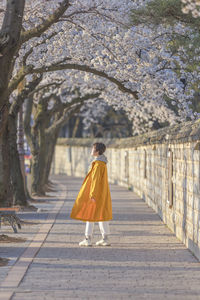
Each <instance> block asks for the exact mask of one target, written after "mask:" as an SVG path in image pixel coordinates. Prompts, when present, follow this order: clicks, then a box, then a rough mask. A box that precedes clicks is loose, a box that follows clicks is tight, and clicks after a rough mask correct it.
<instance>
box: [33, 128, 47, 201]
mask: <svg viewBox="0 0 200 300" xmlns="http://www.w3.org/2000/svg"><path fill="white" fill-rule="evenodd" d="M47 151H48V149H47V148H46V136H45V127H44V124H42V125H41V126H40V128H39V134H38V149H34V150H33V152H32V153H33V159H32V170H31V177H32V187H31V192H32V194H37V195H41V196H42V195H45V182H44V180H43V178H44V169H45V165H46V156H47Z"/></svg>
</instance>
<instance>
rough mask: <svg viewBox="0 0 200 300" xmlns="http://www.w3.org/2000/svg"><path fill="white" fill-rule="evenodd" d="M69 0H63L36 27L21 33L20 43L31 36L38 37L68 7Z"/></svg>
mask: <svg viewBox="0 0 200 300" xmlns="http://www.w3.org/2000/svg"><path fill="white" fill-rule="evenodd" d="M69 6H70V3H69V0H63V1H62V3H61V4H60V6H59V7H58V8H57V9H56V10H55V11H54V12H53V14H51V15H50V16H49V17H48V18H47V19H46V20H44V22H43V23H42V24H40V25H38V26H37V27H35V28H33V29H30V30H27V31H25V32H22V33H21V40H20V44H21V45H22V44H23V43H25V42H27V41H28V40H30V39H31V38H33V37H39V36H40V35H41V34H42V33H43V32H45V31H46V30H47V29H48V28H49V27H51V25H53V24H54V23H55V22H57V21H58V20H59V18H60V17H61V16H62V15H63V14H64V13H65V11H66V10H67V9H68V8H69Z"/></svg>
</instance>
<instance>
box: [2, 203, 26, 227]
mask: <svg viewBox="0 0 200 300" xmlns="http://www.w3.org/2000/svg"><path fill="white" fill-rule="evenodd" d="M17 211H19V208H18V207H0V228H1V222H2V220H4V221H8V223H9V224H10V226H11V227H12V229H13V231H14V232H15V233H17V227H18V229H21V222H20V219H19V218H18V217H17V216H16V212H17Z"/></svg>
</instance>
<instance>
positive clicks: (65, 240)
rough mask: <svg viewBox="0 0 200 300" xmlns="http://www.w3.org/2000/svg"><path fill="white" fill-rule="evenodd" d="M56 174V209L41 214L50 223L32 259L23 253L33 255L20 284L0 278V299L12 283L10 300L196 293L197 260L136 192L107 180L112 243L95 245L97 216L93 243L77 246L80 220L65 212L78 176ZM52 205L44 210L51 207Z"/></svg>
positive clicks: (193, 296) (175, 299) (192, 298)
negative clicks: (50, 213) (111, 183)
mask: <svg viewBox="0 0 200 300" xmlns="http://www.w3.org/2000/svg"><path fill="white" fill-rule="evenodd" d="M54 179H55V180H56V181H57V182H58V187H59V189H60V190H61V193H60V195H59V194H58V195H57V200H56V201H55V202H57V201H60V206H59V207H57V217H56V218H54V219H53V218H52V220H51V217H50V218H49V222H47V220H48V216H46V219H45V218H43V220H41V223H45V222H46V223H47V224H48V223H49V231H48V232H46V236H45V237H42V238H44V240H40V241H39V243H40V245H39V248H38V250H37V253H36V254H35V255H34V257H33V259H31V255H30V257H29V256H28V257H27V259H31V262H30V265H29V267H28V269H27V270H26V273H25V275H24V277H23V278H22V280H21V281H20V282H19V284H18V285H17V286H12V284H10V285H7V287H6V286H5V284H4V285H3V284H2V285H1V295H4V294H5V298H1V297H0V299H4V300H6V299H10V298H11V296H10V295H11V294H9V292H10V291H12V299H13V300H32V299H34V300H43V299H48V300H51V299H63V300H64V299H112V298H115V299H134V300H135V299H136V300H137V299H138V300H139V299H141V300H143V299H152V300H153V299H155V300H157V299H158V300H162V299H167V300H168V299H170V300H180V299H184V300H187V299H188V300H197V299H200V284H199V283H200V263H199V262H198V260H197V259H196V258H195V257H194V256H193V254H192V253H191V252H190V251H189V250H188V249H187V248H186V247H185V245H184V244H182V243H181V242H180V241H179V240H178V239H177V238H176V237H175V235H174V234H173V233H172V232H171V231H170V230H169V229H168V228H167V227H166V225H164V224H163V222H162V221H161V220H160V218H159V216H158V215H157V214H156V213H155V212H154V211H153V210H152V209H151V208H150V207H148V205H147V204H146V203H145V202H144V201H143V200H142V199H141V198H139V197H138V196H137V195H136V194H135V193H133V192H132V191H128V190H127V189H126V188H124V187H119V186H116V185H110V188H111V197H112V203H113V220H112V221H111V222H110V228H111V237H110V241H111V246H110V247H98V246H96V245H95V242H96V241H97V240H98V239H99V238H100V231H99V228H98V224H97V223H96V224H95V229H94V236H93V244H94V245H93V247H88V248H87V247H79V246H78V243H79V241H81V240H82V239H83V237H84V229H85V223H84V222H81V221H76V220H72V219H70V217H69V216H70V212H71V208H72V206H73V204H74V201H75V198H76V196H77V194H78V191H79V189H80V186H81V183H82V181H83V179H80V178H72V177H66V176H64V175H63V176H57V177H56V178H54ZM55 198H56V197H55ZM49 202H50V203H51V199H50V200H49ZM50 206H51V207H48V204H46V210H47V211H48V212H51V210H55V212H54V213H55V214H56V208H55V206H54V205H52V204H50ZM40 228H41V225H40ZM37 229H38V230H39V228H37ZM42 238H41V239H42ZM30 239H31V237H30ZM29 245H30V244H29ZM12 251H14V250H12ZM15 251H16V252H17V251H18V254H19V250H17V249H15ZM16 256H17V254H16ZM15 265H16V263H15V264H14V265H13V266H15ZM3 268H5V267H3ZM8 271H10V272H9V273H11V272H12V270H11V269H9V270H8ZM1 273H2V268H0V275H1ZM0 278H3V276H2V275H1V277H0ZM7 278H8V277H7ZM2 282H3V283H5V282H6V280H5V279H4V281H2ZM8 282H9V281H7V283H8ZM6 293H7V295H6ZM6 297H7V298H6ZM9 297H10V298H9Z"/></svg>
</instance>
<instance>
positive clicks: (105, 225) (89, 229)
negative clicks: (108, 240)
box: [85, 221, 110, 236]
mask: <svg viewBox="0 0 200 300" xmlns="http://www.w3.org/2000/svg"><path fill="white" fill-rule="evenodd" d="M94 223H95V222H86V226H85V236H92V235H93V230H94ZM98 224H99V229H100V232H101V234H102V236H105V235H108V234H110V226H109V221H104V222H98Z"/></svg>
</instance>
